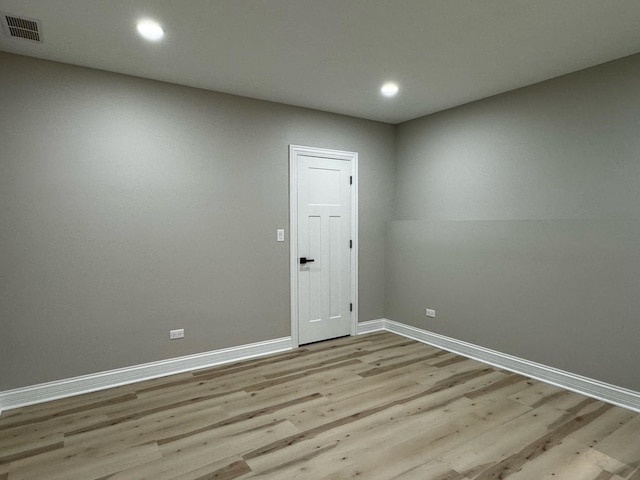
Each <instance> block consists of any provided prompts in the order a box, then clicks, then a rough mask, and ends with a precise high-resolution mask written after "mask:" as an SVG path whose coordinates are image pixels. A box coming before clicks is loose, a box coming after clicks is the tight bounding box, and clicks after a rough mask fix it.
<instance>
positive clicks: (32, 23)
mask: <svg viewBox="0 0 640 480" xmlns="http://www.w3.org/2000/svg"><path fill="white" fill-rule="evenodd" d="M2 23H3V24H4V27H5V29H6V31H7V32H8V33H9V35H10V36H12V37H16V38H24V39H26V40H33V41H34V42H41V41H42V29H41V28H40V24H39V23H40V22H39V21H38V20H35V19H33V18H24V17H16V16H14V15H8V14H2Z"/></svg>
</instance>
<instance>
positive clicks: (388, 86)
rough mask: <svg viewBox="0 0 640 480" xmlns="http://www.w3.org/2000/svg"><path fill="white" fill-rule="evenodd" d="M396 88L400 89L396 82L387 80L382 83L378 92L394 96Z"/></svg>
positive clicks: (386, 95) (396, 91)
mask: <svg viewBox="0 0 640 480" xmlns="http://www.w3.org/2000/svg"><path fill="white" fill-rule="evenodd" d="M398 90H400V88H399V87H398V84H397V83H393V82H387V83H385V84H384V85H382V88H380V93H382V95H384V96H385V97H395V96H396V94H397V93H398Z"/></svg>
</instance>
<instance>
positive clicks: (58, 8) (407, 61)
mask: <svg viewBox="0 0 640 480" xmlns="http://www.w3.org/2000/svg"><path fill="white" fill-rule="evenodd" d="M0 11H3V12H5V13H10V14H14V15H18V16H27V17H33V18H36V19H39V20H41V21H42V29H43V37H44V42H43V43H42V44H35V43H32V42H29V41H26V40H20V39H14V38H10V37H8V36H7V35H5V34H4V33H2V34H0V50H4V51H8V52H14V53H19V54H23V55H29V56H34V57H38V58H45V59H50V60H55V61H59V62H64V63H72V64H76V65H83V66H87V67H92V68H98V69H102V70H108V71H112V72H121V73H126V74H130V75H136V76H140V77H145V78H151V79H156V80H163V81H167V82H172V83H178V84H182V85H189V86H193V87H200V88H205V89H209V90H215V91H218V92H226V93H232V94H237V95H243V96H247V97H254V98H260V99H265V100H271V101H275V102H281V103H286V104H290V105H298V106H303V107H309V108H315V109H318V110H325V111H330V112H336V113H343V114H347V115H353V116H356V117H362V118H368V119H373V120H381V121H384V122H389V123H399V122H402V121H405V120H409V119H412V118H415V117H419V116H422V115H425V114H428V113H432V112H436V111H439V110H443V109H445V108H449V107H452V106H455V105H460V104H463V103H466V102H469V101H472V100H476V99H479V98H484V97H487V96H490V95H494V94H497V93H500V92H504V91H508V90H512V89H514V88H518V87H522V86H525V85H529V84H532V83H535V82H539V81H541V80H545V79H548V78H552V77H555V76H558V75H562V74H565V73H569V72H572V71H576V70H580V69H582V68H585V67H589V66H592V65H597V64H600V63H603V62H606V61H609V60H612V59H615V58H620V57H623V56H627V55H630V54H633V53H637V52H640V0H181V1H179V0H139V1H133V0H0ZM142 17H151V18H154V19H156V20H158V21H159V22H161V23H162V24H163V26H164V28H165V31H166V36H165V38H164V39H163V40H162V41H161V42H160V43H157V44H153V43H149V42H146V41H144V40H142V39H141V38H140V37H139V36H138V35H137V33H136V31H135V23H136V21H137V20H138V19H140V18H142ZM0 75H1V72H0ZM387 80H395V81H397V82H398V83H399V85H400V88H401V90H400V93H399V94H398V96H397V97H395V98H393V99H388V98H384V97H382V96H381V95H380V94H379V88H380V85H381V84H382V83H383V82H384V81H387Z"/></svg>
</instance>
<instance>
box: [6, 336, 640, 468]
mask: <svg viewBox="0 0 640 480" xmlns="http://www.w3.org/2000/svg"><path fill="white" fill-rule="evenodd" d="M249 478H255V479H257V478H260V479H282V478H286V479H287V480H290V479H297V478H299V479H322V478H324V479H345V478H366V479H367V480H371V479H373V480H376V479H380V480H388V479H391V478H398V479H402V480H412V479H416V480H424V479H427V480H489V479H491V480H495V479H498V478H506V479H510V480H539V479H546V480H550V479H559V478H561V479H571V480H640V414H638V413H636V412H632V411H630V410H625V409H623V408H620V407H614V406H612V405H609V404H605V403H603V402H601V401H598V400H594V399H590V398H587V397H584V396H581V395H578V394H575V393H573V392H569V391H567V390H563V389H561V388H559V387H556V386H552V385H547V384H544V383H541V382H539V381H536V380H532V379H530V378H527V377H524V376H521V375H517V374H514V373H511V372H508V371H506V370H503V369H499V368H494V367H491V366H488V365H484V364H482V363H480V362H477V361H475V360H471V359H468V358H465V357H462V356H460V355H457V354H454V353H451V352H447V351H444V350H440V349H437V348H435V347H432V346H428V345H424V344H421V343H418V342H415V341H412V340H408V339H406V338H403V337H400V336H397V335H394V334H391V333H388V332H375V333H372V334H367V335H362V336H357V337H343V338H339V339H335V340H331V341H328V342H320V343H316V344H311V345H305V346H304V347H302V348H300V349H296V350H293V351H289V352H282V353H279V354H276V355H273V356H268V357H260V358H253V359H249V360H246V361H241V362H236V363H232V364H227V365H218V366H214V367H209V368H206V369H201V370H198V371H194V372H185V373H181V374H178V375H173V376H169V377H164V378H156V379H151V380H147V381H144V382H140V383H138V384H133V385H126V386H122V387H116V388H113V389H109V390H105V391H102V392H92V393H89V394H85V395H81V396H77V397H73V398H68V399H60V400H56V401H53V402H49V403H45V404H41V405H32V406H29V407H23V408H20V409H16V410H13V411H9V412H5V413H3V415H2V416H1V417H0V480H26V479H44V480H62V479H64V480H68V479H73V480H143V479H150V480H151V479H153V480H176V479H179V480H210V479H238V480H244V479H249Z"/></svg>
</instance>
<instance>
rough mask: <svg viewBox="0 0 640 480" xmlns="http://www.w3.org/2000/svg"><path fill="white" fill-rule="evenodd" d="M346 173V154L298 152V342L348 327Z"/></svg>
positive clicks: (348, 167) (348, 197) (348, 202)
mask: <svg viewBox="0 0 640 480" xmlns="http://www.w3.org/2000/svg"><path fill="white" fill-rule="evenodd" d="M350 174H351V164H350V162H349V161H346V160H337V159H331V158H320V157H312V156H299V157H298V205H297V207H298V228H297V230H298V239H297V242H298V255H299V257H306V258H307V259H310V261H309V262H308V263H305V264H301V263H299V264H298V272H297V273H298V325H299V327H298V333H299V343H300V344H304V343H310V342H316V341H319V340H325V339H328V338H334V337H339V336H343V335H349V333H351V312H350V308H349V305H350V298H351V257H350V255H351V253H350V252H351V249H350V247H349V240H350V238H349V237H350V227H351V190H350V188H351V187H350V181H349V179H350ZM311 260H312V261H311Z"/></svg>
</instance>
